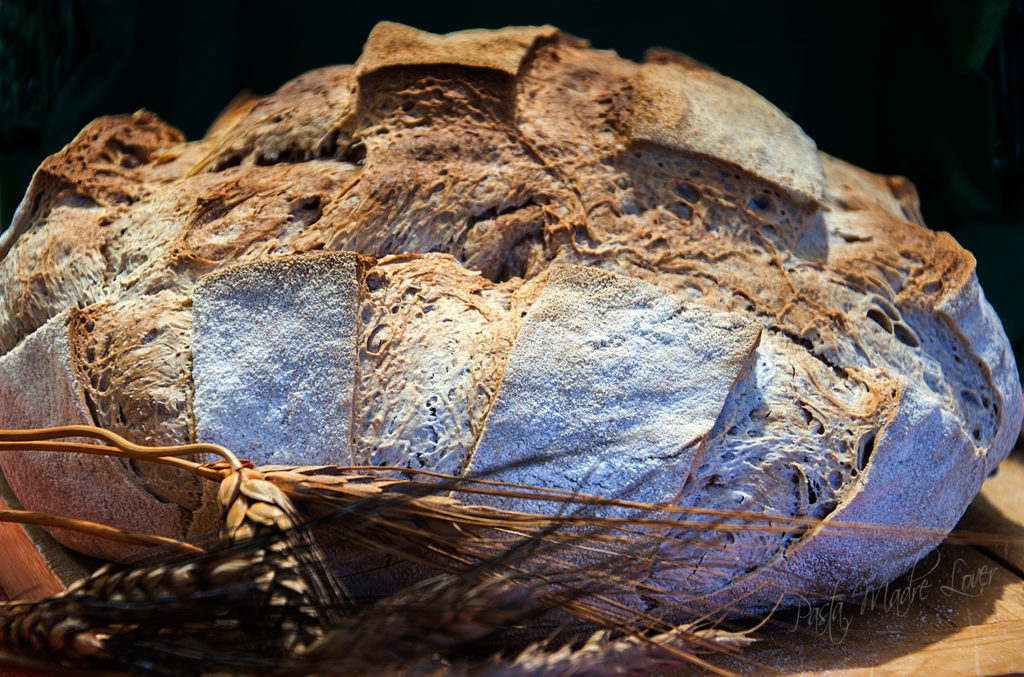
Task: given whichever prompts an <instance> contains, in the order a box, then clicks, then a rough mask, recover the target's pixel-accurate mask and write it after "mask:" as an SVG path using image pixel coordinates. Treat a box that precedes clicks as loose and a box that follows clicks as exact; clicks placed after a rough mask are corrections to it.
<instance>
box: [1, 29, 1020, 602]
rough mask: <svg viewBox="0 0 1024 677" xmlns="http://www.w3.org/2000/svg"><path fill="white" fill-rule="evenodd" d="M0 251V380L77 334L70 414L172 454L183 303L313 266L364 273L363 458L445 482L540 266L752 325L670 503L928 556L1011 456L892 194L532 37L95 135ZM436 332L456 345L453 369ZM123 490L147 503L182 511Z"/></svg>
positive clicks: (63, 163) (411, 52) (951, 249)
mask: <svg viewBox="0 0 1024 677" xmlns="http://www.w3.org/2000/svg"><path fill="white" fill-rule="evenodd" d="M14 239H16V242H14V245H13V247H11V248H10V250H9V251H8V252H7V254H6V256H5V257H4V258H3V261H2V262H0V294H2V297H0V353H6V354H7V355H5V356H4V357H0V371H2V370H3V369H4V368H5V365H8V364H10V355H11V354H12V353H11V352H10V351H12V349H14V348H15V346H18V345H19V344H24V343H25V342H26V341H28V340H30V339H29V337H30V336H31V335H32V334H33V332H35V331H37V330H40V328H41V327H43V326H44V325H45V323H46V322H47V321H48V320H50V319H51V318H54V317H56V316H58V315H59V314H60V313H62V312H65V311H66V310H67V309H69V308H71V309H73V310H72V315H73V316H74V317H75V318H78V319H76V320H75V321H74V323H73V324H72V325H71V329H72V330H73V335H74V339H73V342H72V347H73V350H74V352H75V355H76V357H75V360H76V361H75V362H74V364H76V365H79V367H76V368H77V369H78V370H79V371H78V372H76V373H77V374H78V375H77V376H76V379H77V380H76V381H75V383H76V384H77V385H76V386H75V387H78V388H81V393H82V398H83V401H84V402H85V407H86V408H85V411H87V412H89V416H90V417H91V418H92V420H94V421H95V422H96V423H97V424H99V425H103V426H105V427H108V428H111V429H113V430H115V431H117V432H120V433H122V434H124V435H126V436H128V437H129V438H132V439H135V440H138V441H141V442H150V443H170V442H181V441H185V440H187V439H189V437H190V436H191V435H193V434H194V421H193V413H194V412H193V409H192V406H191V404H190V403H191V402H192V397H193V392H192V391H193V380H192V366H193V365H192V354H191V347H192V346H191V327H192V312H193V310H192V307H191V301H192V298H191V294H192V290H193V287H194V285H195V283H196V281H197V280H198V279H199V278H200V277H202V276H204V275H207V274H209V273H214V272H216V271H218V270H221V269H224V268H226V267H228V266H232V265H238V264H247V263H249V262H254V261H260V260H263V259H266V258H268V257H276V256H282V255H290V254H296V253H303V252H313V251H317V250H321V249H323V250H339V251H353V252H357V253H359V254H360V255H364V256H368V257H378V258H380V261H378V262H377V263H375V264H374V265H375V266H376V268H375V270H377V272H378V274H379V276H380V277H379V278H374V277H373V274H372V273H367V275H368V276H367V277H366V278H365V279H364V280H363V281H362V282H361V283H360V285H361V286H359V287H358V289H359V291H358V295H359V299H358V303H359V308H360V316H359V322H360V328H359V332H360V335H359V338H358V340H357V345H359V346H360V353H359V355H358V363H359V367H358V368H359V369H360V372H359V382H358V383H357V384H356V385H355V392H354V394H353V405H352V406H353V412H356V413H354V414H353V417H354V421H355V422H356V425H354V426H353V435H354V436H355V437H356V438H357V442H358V445H359V449H361V450H362V451H360V452H358V453H360V454H361V456H359V458H360V459H361V460H366V461H372V462H376V460H388V461H389V462H393V463H396V464H399V465H401V464H403V462H404V463H411V462H412V461H411V460H410V459H412V458H416V459H427V460H428V461H429V463H434V462H436V463H438V464H439V465H438V466H437V467H440V468H445V469H449V468H455V467H462V466H463V465H464V462H465V459H467V458H468V455H469V454H470V453H471V450H472V448H473V447H474V445H475V444H476V443H477V440H478V439H479V436H480V434H481V431H483V430H485V428H486V426H487V421H486V413H487V411H488V407H489V405H490V403H491V401H492V400H493V399H494V398H495V397H496V396H497V395H496V393H498V392H499V391H500V389H501V376H502V373H503V371H502V370H503V368H504V364H505V362H504V360H505V358H506V357H507V356H508V355H509V354H513V353H514V352H515V351H514V346H515V341H516V339H517V335H518V334H517V332H518V331H519V329H520V327H521V326H524V325H523V323H524V322H526V321H528V318H527V315H528V314H529V310H530V307H531V304H532V302H533V300H534V299H536V298H537V295H538V294H540V293H542V290H543V287H544V284H545V283H546V277H545V276H546V275H548V274H549V273H550V271H551V270H552V266H554V265H558V264H562V265H583V266H589V267H592V268H599V269H603V270H604V271H606V272H610V273H616V274H619V275H623V276H625V277H626V278H638V279H639V280H642V281H645V282H648V283H651V284H654V285H656V286H657V287H660V288H661V289H663V290H665V291H666V292H669V293H672V294H675V295H677V296H678V297H680V298H683V299H685V300H686V302H687V303H688V304H692V305H694V306H706V307H710V308H713V309H717V310H720V311H730V312H733V313H737V314H739V315H741V316H743V317H745V318H746V319H747V320H748V321H750V322H752V323H756V324H757V325H759V326H760V327H761V340H760V344H759V345H758V347H757V350H756V352H755V353H754V355H753V357H752V365H751V368H750V369H749V370H748V371H746V372H744V375H743V377H742V378H740V380H739V381H738V382H737V383H736V384H735V386H734V387H733V388H732V389H731V390H730V392H729V393H728V395H727V397H726V399H725V402H724V404H723V408H722V410H721V413H720V415H719V416H718V418H717V419H716V421H715V424H714V426H713V428H712V429H711V430H710V431H709V432H708V436H707V440H706V444H704V446H703V447H702V450H701V453H700V455H699V458H695V459H694V462H693V463H692V464H690V470H689V471H688V472H687V474H686V476H685V477H680V478H679V483H680V489H679V497H678V500H679V501H680V502H681V503H682V504H684V505H700V506H703V507H710V508H737V507H738V508H742V509H747V510H752V511H757V512H764V513H767V514H782V515H793V516H808V517H817V518H827V519H854V518H856V519H858V520H862V519H863V520H874V521H882V522H886V523H888V522H892V523H895V524H900V523H915V524H926V525H931V526H936V527H938V528H950V527H951V526H952V525H953V524H954V523H955V520H956V517H957V516H958V515H959V514H960V513H961V512H962V510H963V509H964V507H965V506H966V504H967V502H968V501H969V500H970V498H971V497H972V496H973V495H974V494H975V493H976V491H977V489H978V487H979V486H980V482H981V479H982V478H983V477H984V475H985V474H986V473H987V472H988V471H989V470H991V469H992V468H993V467H994V466H995V465H996V464H997V463H998V462H999V461H1000V460H1001V459H1002V458H1003V457H1004V456H1005V455H1006V453H1008V451H1009V449H1010V447H1011V444H1012V441H1013V439H1014V438H1015V436H1016V434H1017V431H1018V429H1019V426H1020V411H1021V392H1020V386H1019V383H1018V379H1017V373H1016V370H1015V368H1014V366H1013V357H1012V354H1011V352H1010V349H1009V346H1008V343H1007V341H1006V338H1005V335H1004V334H1003V332H1002V329H1001V326H1000V324H999V321H998V318H996V317H995V315H994V314H993V312H992V310H991V307H990V306H989V305H988V304H987V302H985V300H984V296H983V294H982V292H981V290H980V288H979V286H978V284H977V278H976V275H975V272H974V268H975V262H974V259H973V257H972V256H971V255H970V254H969V253H968V252H965V251H964V250H963V249H961V248H960V247H959V246H958V245H957V244H956V242H955V241H954V240H953V239H952V238H951V237H949V236H948V235H946V234H942V233H933V232H931V231H929V230H928V229H927V228H925V227H924V224H923V223H922V222H921V218H920V214H919V211H918V208H917V197H916V194H915V192H914V189H913V186H912V185H911V184H910V183H909V182H907V181H906V180H905V179H902V178H898V177H883V176H878V175H874V174H871V173H868V172H866V171H863V170H861V169H858V168H856V167H852V166H850V165H848V164H846V163H843V162H842V161H840V160H837V159H834V158H831V157H829V156H827V155H825V154H823V153H820V152H818V151H817V149H816V148H815V146H814V144H813V142H812V141H811V140H810V139H808V138H807V137H806V135H805V134H804V133H803V131H802V130H801V129H800V128H799V126H798V125H796V124H795V123H794V122H793V121H791V120H790V119H789V118H787V117H786V116H785V115H784V114H783V113H782V112H780V111H778V110H777V109H776V108H775V107H774V106H772V105H771V104H770V103H769V102H767V101H765V100H764V99H763V98H761V97H759V96H758V95H756V94H755V93H753V92H752V91H750V90H749V89H747V88H746V87H744V86H743V85H741V84H739V83H737V82H735V81H733V80H731V79H729V78H727V77H725V76H723V75H721V74H719V73H716V72H715V71H713V70H711V69H709V68H707V67H705V66H702V65H700V64H697V63H695V62H693V61H692V60H689V59H687V58H685V57H682V56H681V55H672V54H667V53H665V52H655V53H652V54H651V55H650V56H649V57H648V59H647V61H646V62H645V63H644V64H635V63H632V62H629V61H626V60H623V59H621V58H619V57H618V56H616V55H615V54H613V53H611V52H603V51H598V50H594V49H591V48H590V47H589V46H588V45H587V44H586V43H585V42H583V41H581V40H578V39H576V38H572V37H568V36H566V35H564V34H561V33H559V32H558V31H557V30H555V29H553V28H550V27H539V28H513V29H503V30H501V31H467V32H463V33H456V34H452V35H448V36H436V35H430V34H426V33H422V32H419V31H416V30H414V29H411V28H408V27H404V26H399V25H397V24H390V23H383V24H380V25H378V26H377V27H376V28H375V29H374V31H373V32H372V33H371V35H370V37H369V39H368V41H367V45H366V48H365V50H364V52H363V55H362V56H361V57H360V59H359V61H357V63H356V64H354V65H352V66H332V67H329V68H324V69H320V70H317V71H312V72H310V73H307V74H305V75H302V76H300V77H299V78H296V79H295V80H293V81H292V82H290V83H287V84H286V85H284V86H283V87H282V88H281V89H280V90H278V91H277V92H276V93H274V94H271V95H270V96H267V97H264V98H258V99H246V100H241V101H239V102H237V103H236V104H235V105H234V106H233V107H232V108H230V109H229V110H228V111H226V112H225V113H224V114H223V115H222V116H221V118H220V119H219V120H218V121H217V122H216V123H215V124H214V125H213V127H211V130H210V132H209V133H208V134H207V136H206V137H205V138H203V139H200V140H198V141H194V142H191V143H186V142H185V141H184V140H183V139H182V138H181V135H180V134H179V133H178V132H177V131H176V130H173V129H171V128H170V127H168V126H166V125H164V124H163V123H162V122H160V121H159V120H158V119H156V117H155V116H153V115H151V114H149V113H145V112H140V113H136V114H134V115H130V116H120V117H113V118H101V119H99V120H96V121H94V122H93V123H91V124H90V125H89V126H88V127H86V129H85V130H83V131H82V132H81V133H80V134H79V136H78V137H76V139H75V140H74V141H72V142H71V143H70V144H69V145H68V146H67V147H66V148H65V149H64V150H63V151H61V152H60V153H58V154H57V155H55V156H53V157H51V158H49V159H47V160H46V161H45V162H44V164H43V165H42V166H41V167H40V169H39V170H38V172H37V174H36V176H35V177H34V179H33V182H32V184H31V185H30V187H29V189H28V191H27V193H26V198H25V200H24V202H23V203H22V205H21V206H20V207H19V209H18V212H17V214H16V216H15V220H14V223H13V224H12V229H11V231H10V233H9V235H8V236H6V239H5V241H4V243H0V248H2V247H6V246H9V245H10V243H11V242H12V241H13V240H14ZM417 254H429V255H427V256H416V255H417ZM392 255H399V256H397V258H387V257H390V256H392ZM469 271H478V272H479V275H473V274H472V273H471V272H469ZM382 280H387V281H388V284H382V283H381V281H382ZM451 280H458V283H457V284H454V285H453V286H445V285H446V284H448V282H446V281H449V282H450V281H451ZM524 280H525V281H528V282H524ZM428 307H429V308H430V311H429V312H428V311H427V310H426V309H427V308H428ZM434 311H437V312H438V313H440V314H434ZM517 313H520V314H519V315H518V319H516V318H517V315H516V314H517ZM521 313H526V315H522V314H521ZM442 320H448V321H447V322H442ZM435 322H437V323H438V324H434V323H435ZM443 326H453V327H454V326H458V327H459V328H458V329H453V330H452V331H451V334H450V335H449V336H448V338H450V339H451V341H449V342H448V343H446V342H445V341H444V340H442V339H443V338H444V336H445V335H444V334H443V332H441V333H438V332H436V328H437V327H443ZM432 332H433V333H432ZM452 345H457V346H461V347H468V346H475V347H474V348H473V349H472V351H473V354H474V355H484V356H488V357H487V359H486V360H479V359H474V360H469V359H466V360H463V358H460V357H454V358H451V359H452V360H453V361H451V362H446V363H445V368H447V369H449V370H451V369H454V370H455V371H456V373H458V374H460V376H458V377H457V378H456V377H451V380H450V388H447V389H440V388H438V387H437V381H436V380H433V381H432V380H431V377H430V370H431V369H432V368H439V367H438V365H440V364H441V363H440V362H438V361H437V360H440V359H441V358H440V357H439V356H440V355H441V354H442V353H444V351H445V350H447V349H448V347H450V346H452ZM461 349H463V348H459V350H461ZM449 352H450V354H452V355H457V354H459V351H458V350H454V351H449ZM460 360H462V361H460ZM417 370H419V371H417ZM463 370H464V371H463ZM4 373H14V372H4ZM19 373H20V372H19ZM19 378H20V377H19ZM400 385H404V386H408V388H407V389H403V390H398V388H399V386H400ZM428 386H429V387H428ZM0 388H7V386H2V385H0ZM449 391H451V393H452V394H451V397H448V393H449ZM396 392H401V393H404V394H403V395H402V396H401V397H396V398H392V396H393V394H394V393H396ZM384 393H387V394H388V397H387V398H383V397H382V394H384ZM435 396H436V397H441V399H439V400H437V401H434V402H431V403H429V404H428V403H427V402H426V401H425V400H424V401H420V400H418V399H417V398H420V397H423V398H425V399H426V398H429V397H435ZM385 402H386V404H387V405H388V406H389V407H390V410H392V411H394V412H396V413H395V414H394V415H393V416H392V417H391V418H388V417H387V416H384V415H383V414H382V413H381V412H382V407H381V405H382V403H385ZM431 411H434V412H435V413H434V414H433V415H428V414H429V412H431ZM424 412H427V413H424ZM442 422H443V423H442ZM453 422H459V423H462V427H461V428H459V429H458V432H457V433H456V432H451V428H450V426H451V425H452V423H453ZM16 423H17V422H16V421H14V422H11V423H9V424H10V425H15V424H16ZM442 430H444V431H448V432H446V433H445V434H441V432H440V431H442ZM922 440H923V441H926V443H927V445H928V448H927V449H925V448H923V447H921V446H920V444H921V441H922ZM942 450H945V451H946V453H945V454H942V453H940V452H941V451H942ZM242 453H243V454H244V450H242ZM417 462H418V461H417ZM133 472H135V473H138V474H139V476H140V477H141V479H140V484H139V491H145V492H147V493H149V494H150V495H151V496H152V497H155V499H156V500H158V501H162V502H169V503H168V505H170V504H178V505H183V506H187V507H188V509H190V508H191V507H192V506H194V504H195V502H196V500H197V497H196V496H195V487H194V486H189V485H178V484H176V483H175V482H173V481H168V480H167V478H164V477H162V476H158V474H157V473H156V471H147V470H143V469H142V468H134V469H133ZM161 472H162V471H161ZM147 473H148V474H147ZM924 497H928V498H927V500H925V498H924ZM175 509H177V508H175ZM186 512H187V510H186ZM111 518H112V519H117V516H116V515H113V514H112V515H111ZM704 538H705V539H706V540H707V539H710V540H708V541H707V542H706V546H707V547H710V548H712V549H714V548H721V550H718V552H723V553H724V554H723V555H722V557H720V558H706V557H705V558H702V556H701V555H700V553H697V552H676V553H673V556H675V557H677V558H679V560H680V561H681V562H683V563H689V564H693V563H694V562H695V561H697V560H700V562H701V567H700V569H701V573H693V571H692V569H690V570H681V573H680V575H679V576H680V577H681V578H682V579H684V580H675V581H673V584H675V585H685V586H688V589H692V590H695V591H702V592H711V591H713V590H715V589H716V588H718V587H720V586H721V584H722V581H725V580H730V576H732V575H734V574H736V573H737V571H738V569H737V567H738V566H739V568H740V569H742V570H743V571H749V572H756V571H762V572H766V573H765V575H768V574H769V573H770V574H771V575H775V576H783V575H785V576H791V577H794V580H795V578H798V577H802V576H810V575H811V574H815V575H816V574H817V573H821V576H820V577H819V578H818V579H817V580H819V581H821V582H822V583H821V584H822V585H825V584H836V585H838V586H840V588H842V589H855V588H856V586H857V585H860V584H863V583H865V582H866V581H865V575H866V574H865V573H864V572H865V571H867V570H868V569H870V570H871V572H872V573H874V574H877V576H879V577H882V578H884V577H888V576H892V575H895V574H896V573H898V572H899V570H900V569H901V568H905V567H906V566H908V564H909V562H911V561H912V560H913V558H915V557H917V556H919V555H920V554H921V553H923V552H924V551H925V550H926V549H927V548H929V547H931V543H912V544H902V543H897V542H889V543H882V542H879V543H874V544H871V545H865V542H863V541H858V542H857V544H856V545H853V544H844V543H842V542H837V541H835V540H834V539H832V540H830V539H828V538H825V537H818V536H815V535H814V534H813V533H810V532H809V533H806V534H798V535H795V536H784V535H780V534H777V533H765V532H737V533H735V534H728V533H725V532H718V533H716V534H714V535H711V536H706V537H704ZM783 554H785V557H783V556H782V555H783ZM737 557H738V560H737ZM840 560H841V565H842V566H840V564H839V562H840ZM736 561H740V562H743V564H742V565H741V566H740V565H737V564H736V563H735V562H736ZM867 564H870V565H871V566H870V567H867V566H866V565H867ZM830 567H831V568H830ZM723 574H725V575H724V576H723ZM831 592H832V590H829V591H828V594H831ZM750 599H751V600H754V599H756V596H755V597H751V598H750Z"/></svg>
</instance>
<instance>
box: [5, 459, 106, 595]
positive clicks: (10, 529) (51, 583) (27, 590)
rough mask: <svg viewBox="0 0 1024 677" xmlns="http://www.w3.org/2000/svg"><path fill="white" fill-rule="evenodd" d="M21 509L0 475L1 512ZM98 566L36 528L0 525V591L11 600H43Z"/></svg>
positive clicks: (8, 524)
mask: <svg viewBox="0 0 1024 677" xmlns="http://www.w3.org/2000/svg"><path fill="white" fill-rule="evenodd" d="M3 508H12V509H20V508H21V505H20V504H19V503H18V499H17V498H16V497H15V495H14V492H13V491H11V488H10V487H9V486H8V485H7V481H6V480H5V479H4V477H3V473H0V509H3ZM96 566H97V563H96V561H95V560H91V559H89V558H87V557H83V556H81V555H78V554H76V553H73V552H71V551H69V550H68V549H67V548H64V547H63V546H61V545H60V544H59V543H58V542H57V541H55V540H54V539H53V538H52V537H51V536H50V535H49V534H47V533H46V532H45V531H43V530H42V529H41V528H39V527H35V526H22V525H20V524H10V523H6V522H0V590H2V591H3V592H4V593H6V595H7V597H9V598H10V599H14V600H33V599H42V598H44V597H49V596H51V595H55V594H57V593H59V592H61V591H63V590H64V588H65V587H67V586H68V585H70V584H71V583H73V582H74V581H76V580H78V579H79V578H82V577H83V576H86V575H88V573H89V572H91V571H92V570H93V569H95V568H96Z"/></svg>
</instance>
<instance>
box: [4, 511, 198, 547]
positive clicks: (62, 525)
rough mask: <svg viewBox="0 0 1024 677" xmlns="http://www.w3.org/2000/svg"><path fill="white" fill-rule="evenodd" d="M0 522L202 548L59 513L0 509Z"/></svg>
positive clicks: (135, 542) (145, 543)
mask: <svg viewBox="0 0 1024 677" xmlns="http://www.w3.org/2000/svg"><path fill="white" fill-rule="evenodd" d="M0 522H14V523H17V524H35V525H37V526H41V527H52V528H59V529H71V530H73V531H79V532H82V533H84V534H89V535H90V536H98V537H100V538H106V539H107V540H111V541H118V542H119V543H130V544H132V545H142V546H147V547H161V546H167V547H170V548H173V549H176V550H181V551H182V552H183V553H200V552H203V549H202V548H197V547H196V546H194V545H190V544H188V543H182V542H181V541H178V540H175V539H173V538H164V537H163V536H153V535H150V534H136V533H132V532H129V531H122V530H120V529H116V528H114V527H108V526H106V525H104V524H97V523H96V522H89V521H86V520H80V519H74V518H71V517H61V516H59V515H50V514H47V513H42V512H34V511H31V510H0Z"/></svg>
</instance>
